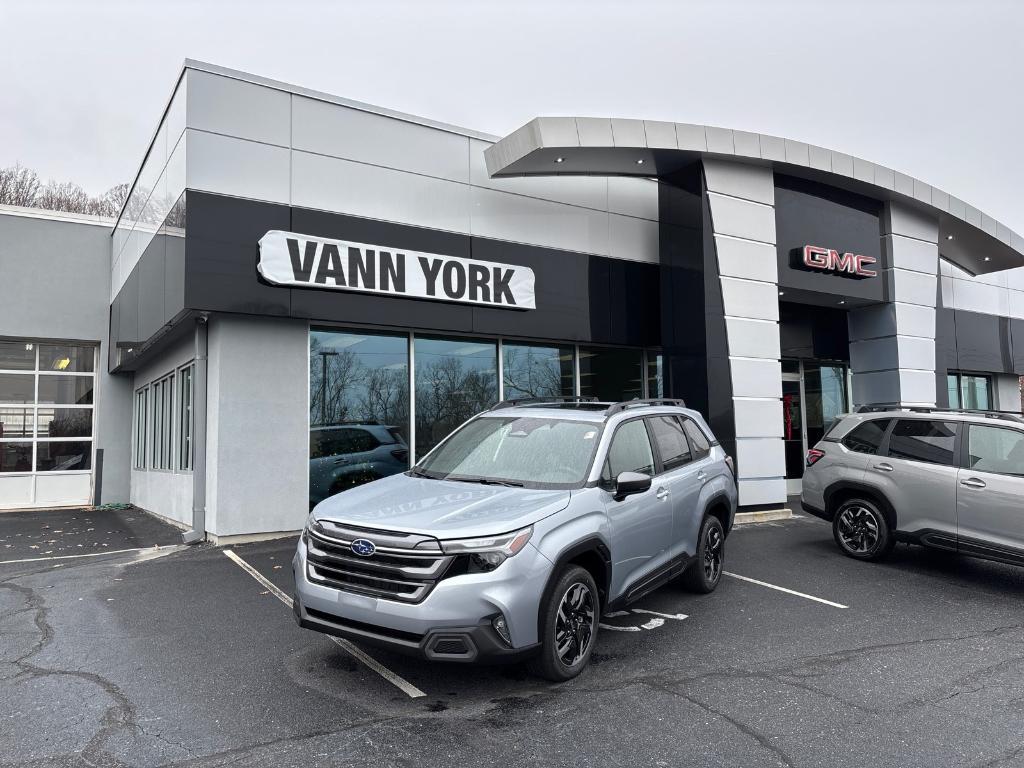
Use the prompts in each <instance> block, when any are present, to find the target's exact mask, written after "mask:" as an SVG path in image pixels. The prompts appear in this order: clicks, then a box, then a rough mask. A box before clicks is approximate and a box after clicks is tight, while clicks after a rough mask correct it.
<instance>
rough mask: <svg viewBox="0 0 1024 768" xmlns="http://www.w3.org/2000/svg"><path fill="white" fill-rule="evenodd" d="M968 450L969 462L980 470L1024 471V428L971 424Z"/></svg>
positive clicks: (1001, 473)
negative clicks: (1023, 429)
mask: <svg viewBox="0 0 1024 768" xmlns="http://www.w3.org/2000/svg"><path fill="white" fill-rule="evenodd" d="M967 454H968V466H969V467H970V468H971V469H973V470H975V471H977V472H995V473H997V474H1000V475H1024V432H1018V431H1017V430H1015V429H1005V428H1003V427H988V426H983V425H980V424H971V426H970V429H969V432H968V439H967Z"/></svg>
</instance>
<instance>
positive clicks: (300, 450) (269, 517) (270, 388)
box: [206, 316, 309, 536]
mask: <svg viewBox="0 0 1024 768" xmlns="http://www.w3.org/2000/svg"><path fill="white" fill-rule="evenodd" d="M209 333H210V337H209V338H210V350H209V387H208V390H207V392H208V406H207V475H206V482H207V488H206V504H207V515H206V524H207V529H208V530H209V531H210V532H211V533H212V534H214V535H216V536H233V535H238V534H243V533H245V534H253V533H271V532H277V531H294V530H298V529H299V528H301V527H302V524H303V522H304V521H305V519H306V515H307V513H308V511H309V326H308V324H307V323H306V322H305V321H304V320H284V319H279V318H266V319H254V318H246V317H236V316H218V317H214V318H211V320H210V332H209Z"/></svg>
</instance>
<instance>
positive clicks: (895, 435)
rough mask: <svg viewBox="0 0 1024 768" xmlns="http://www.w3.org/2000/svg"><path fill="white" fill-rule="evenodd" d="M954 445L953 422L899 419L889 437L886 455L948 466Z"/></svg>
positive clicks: (951, 461)
mask: <svg viewBox="0 0 1024 768" xmlns="http://www.w3.org/2000/svg"><path fill="white" fill-rule="evenodd" d="M955 443H956V423H955V422H948V421H930V420H928V419H899V420H898V421H897V422H896V426H895V427H893V430H892V435H891V436H890V437H889V456H891V457H892V458H894V459H908V460H910V461H923V462H927V463H929V464H947V465H949V466H952V465H953V464H955V463H956V462H955V461H954V456H953V446H954V444H955Z"/></svg>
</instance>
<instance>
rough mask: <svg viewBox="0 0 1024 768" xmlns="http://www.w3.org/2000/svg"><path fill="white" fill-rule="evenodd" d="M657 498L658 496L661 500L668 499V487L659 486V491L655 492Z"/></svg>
mask: <svg viewBox="0 0 1024 768" xmlns="http://www.w3.org/2000/svg"><path fill="white" fill-rule="evenodd" d="M655 498H657V499H659V500H662V499H667V498H668V488H659V489H658V492H657V493H656V494H655Z"/></svg>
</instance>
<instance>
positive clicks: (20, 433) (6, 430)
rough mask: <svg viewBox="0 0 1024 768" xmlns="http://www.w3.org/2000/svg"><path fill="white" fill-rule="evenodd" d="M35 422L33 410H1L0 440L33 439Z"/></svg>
mask: <svg viewBox="0 0 1024 768" xmlns="http://www.w3.org/2000/svg"><path fill="white" fill-rule="evenodd" d="M34 420H35V415H34V414H33V412H32V409H31V408H0V439H3V438H5V437H8V438H10V437H32V434H33V432H34V429H35V428H34V426H33V421H34Z"/></svg>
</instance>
